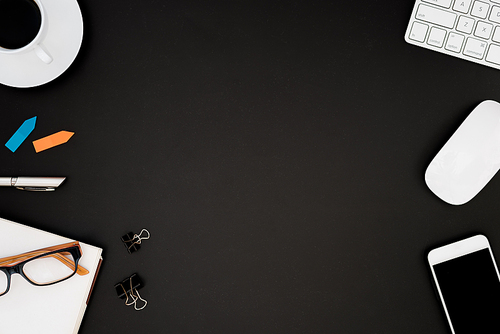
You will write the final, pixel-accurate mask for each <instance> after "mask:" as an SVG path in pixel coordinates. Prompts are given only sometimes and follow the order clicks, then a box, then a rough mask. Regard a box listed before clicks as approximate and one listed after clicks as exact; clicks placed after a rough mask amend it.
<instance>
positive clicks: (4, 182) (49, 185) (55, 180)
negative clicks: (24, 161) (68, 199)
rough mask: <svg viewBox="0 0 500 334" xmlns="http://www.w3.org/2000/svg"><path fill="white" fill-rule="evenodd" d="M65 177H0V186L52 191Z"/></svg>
mask: <svg viewBox="0 0 500 334" xmlns="http://www.w3.org/2000/svg"><path fill="white" fill-rule="evenodd" d="M64 180H66V178H65V177H32V176H19V177H0V187H16V188H17V189H20V190H28V191H54V190H56V188H57V187H59V186H60V185H61V183H63V182H64Z"/></svg>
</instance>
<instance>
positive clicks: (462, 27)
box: [457, 16, 474, 34]
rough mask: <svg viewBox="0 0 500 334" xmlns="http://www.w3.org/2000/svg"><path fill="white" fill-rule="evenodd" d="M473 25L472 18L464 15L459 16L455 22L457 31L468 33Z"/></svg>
mask: <svg viewBox="0 0 500 334" xmlns="http://www.w3.org/2000/svg"><path fill="white" fill-rule="evenodd" d="M473 27H474V19H471V18H470V17H466V16H460V18H459V19H458V23H457V30H458V31H460V32H464V33H466V34H470V33H471V32H472V28H473Z"/></svg>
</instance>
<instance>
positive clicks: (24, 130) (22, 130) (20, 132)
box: [5, 116, 36, 152]
mask: <svg viewBox="0 0 500 334" xmlns="http://www.w3.org/2000/svg"><path fill="white" fill-rule="evenodd" d="M35 123H36V116H35V117H32V118H30V119H27V120H25V121H24V123H23V124H22V125H21V126H20V127H19V129H17V131H16V132H15V133H14V134H13V135H12V137H10V139H9V141H8V142H7V143H6V144H5V146H7V148H8V149H9V150H11V151H12V152H15V151H16V150H17V148H18V147H19V146H20V145H21V144H22V143H23V141H24V140H25V139H26V138H28V136H29V135H30V133H31V131H33V129H34V128H35Z"/></svg>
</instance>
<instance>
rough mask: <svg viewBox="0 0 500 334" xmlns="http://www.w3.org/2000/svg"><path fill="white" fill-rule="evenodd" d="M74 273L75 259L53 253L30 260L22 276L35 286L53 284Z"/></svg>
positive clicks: (66, 254)
mask: <svg viewBox="0 0 500 334" xmlns="http://www.w3.org/2000/svg"><path fill="white" fill-rule="evenodd" d="M75 271H76V268H75V259H74V258H73V256H72V255H71V254H70V253H68V252H60V253H54V254H50V255H46V256H43V257H40V258H37V259H34V260H31V261H29V262H26V264H25V265H24V268H23V272H24V275H26V277H27V278H28V279H29V280H30V281H32V282H34V283H36V284H50V283H54V282H57V281H60V280H63V279H65V278H67V277H69V276H71V275H72V274H73V273H74V272H75ZM0 287H1V279H0ZM0 290H1V289H0Z"/></svg>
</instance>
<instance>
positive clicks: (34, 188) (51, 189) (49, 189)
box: [16, 187, 56, 191]
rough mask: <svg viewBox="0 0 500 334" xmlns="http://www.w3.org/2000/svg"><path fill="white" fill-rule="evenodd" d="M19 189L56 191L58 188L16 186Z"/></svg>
mask: <svg viewBox="0 0 500 334" xmlns="http://www.w3.org/2000/svg"><path fill="white" fill-rule="evenodd" d="M16 189H19V190H25V191H54V190H56V188H54V187H16Z"/></svg>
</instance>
